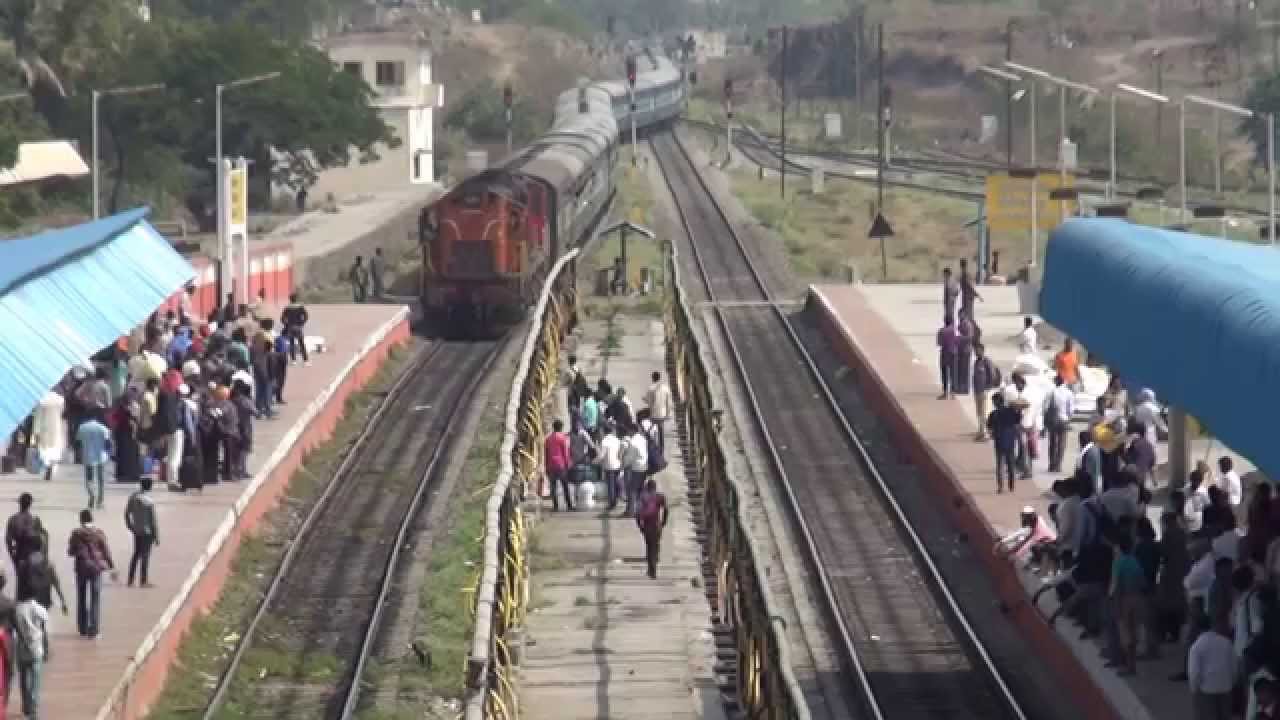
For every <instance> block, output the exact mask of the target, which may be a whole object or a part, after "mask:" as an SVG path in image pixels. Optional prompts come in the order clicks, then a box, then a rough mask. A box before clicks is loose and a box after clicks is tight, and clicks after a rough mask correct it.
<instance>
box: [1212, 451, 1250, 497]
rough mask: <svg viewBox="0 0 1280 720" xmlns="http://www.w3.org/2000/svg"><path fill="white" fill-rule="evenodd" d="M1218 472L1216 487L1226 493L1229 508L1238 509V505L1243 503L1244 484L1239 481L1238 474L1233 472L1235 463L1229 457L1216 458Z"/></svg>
mask: <svg viewBox="0 0 1280 720" xmlns="http://www.w3.org/2000/svg"><path fill="white" fill-rule="evenodd" d="M1218 470H1219V472H1220V474H1219V475H1218V485H1219V486H1220V487H1221V488H1222V490H1223V491H1224V492H1226V493H1227V499H1228V500H1230V501H1231V507H1240V503H1242V502H1244V483H1243V482H1241V481H1240V473H1237V472H1236V471H1235V463H1233V462H1232V460H1231V458H1230V457H1228V456H1226V455H1223V456H1222V457H1220V458H1218Z"/></svg>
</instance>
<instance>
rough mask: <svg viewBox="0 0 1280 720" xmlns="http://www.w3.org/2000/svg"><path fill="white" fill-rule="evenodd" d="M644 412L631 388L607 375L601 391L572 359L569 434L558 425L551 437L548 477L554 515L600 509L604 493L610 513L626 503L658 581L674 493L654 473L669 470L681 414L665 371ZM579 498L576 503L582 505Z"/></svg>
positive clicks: (654, 383) (655, 377)
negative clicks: (674, 425) (672, 426)
mask: <svg viewBox="0 0 1280 720" xmlns="http://www.w3.org/2000/svg"><path fill="white" fill-rule="evenodd" d="M650 379H651V381H652V382H651V384H650V385H649V388H648V390H647V391H646V392H645V394H644V398H643V400H644V407H642V408H640V409H639V410H636V409H635V407H634V406H633V405H632V403H631V398H630V397H629V396H628V395H627V391H626V388H623V387H621V386H619V387H617V388H614V387H612V386H611V385H610V384H609V381H608V380H606V379H605V378H603V377H602V378H599V380H598V381H597V383H596V387H595V389H594V390H593V389H592V388H591V386H590V384H589V383H588V382H587V379H586V376H585V375H584V374H583V373H582V371H581V370H580V369H579V368H578V362H577V358H576V357H573V356H570V357H569V367H568V370H567V371H566V373H565V376H564V384H565V385H566V387H567V393H566V405H567V408H568V411H569V429H568V433H566V432H565V426H564V422H563V421H562V420H555V421H554V422H553V424H552V431H551V432H550V433H549V434H548V435H547V437H546V438H545V439H544V445H543V453H544V457H545V458H546V461H545V462H546V470H547V479H548V481H549V485H550V491H551V503H552V508H553V509H554V510H559V509H560V497H559V496H560V495H563V497H564V502H565V508H566V509H567V510H574V509H575V505H576V506H577V507H579V508H582V509H592V508H593V507H594V505H595V502H596V498H597V497H598V496H599V491H600V490H601V489H603V490H604V499H605V500H606V502H607V503H608V505H607V506H606V511H605V512H606V513H609V512H613V511H615V510H616V509H617V507H618V503H619V502H622V503H623V513H622V516H623V517H634V518H635V520H636V525H637V527H638V528H639V529H640V532H641V534H642V536H643V538H644V543H645V555H646V560H647V564H648V575H649V577H650V578H656V577H657V572H658V556H659V546H660V543H661V537H662V529H663V528H664V527H665V526H666V524H667V504H666V496H665V495H664V494H663V493H662V492H661V491H660V490H659V488H658V485H657V481H656V480H655V479H654V476H655V475H656V474H657V473H659V472H661V471H662V470H663V469H664V468H666V466H667V460H666V432H667V429H666V425H667V421H668V420H670V419H671V418H672V416H673V412H674V409H675V405H674V401H673V399H672V395H671V388H670V387H669V386H668V385H667V384H666V383H665V382H663V381H662V373H659V372H655V373H653V374H652V375H651V378H650ZM575 498H576V502H575Z"/></svg>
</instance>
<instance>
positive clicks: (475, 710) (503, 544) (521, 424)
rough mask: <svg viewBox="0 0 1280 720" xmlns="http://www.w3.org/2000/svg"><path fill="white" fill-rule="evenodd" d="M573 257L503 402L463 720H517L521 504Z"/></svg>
mask: <svg viewBox="0 0 1280 720" xmlns="http://www.w3.org/2000/svg"><path fill="white" fill-rule="evenodd" d="M577 257H578V250H576V249H575V250H571V251H569V252H568V253H567V254H566V255H565V256H564V257H562V258H560V260H559V261H557V262H556V264H555V266H554V267H553V268H552V269H551V272H550V274H549V275H548V280H547V282H546V284H545V285H544V286H543V289H542V295H541V297H539V299H538V304H537V305H536V306H535V307H534V310H533V312H532V314H531V316H530V317H531V321H530V322H531V324H530V329H529V334H528V336H527V338H526V340H525V346H524V350H523V352H522V353H521V355H520V363H519V365H518V366H517V368H516V378H515V382H514V383H512V386H511V395H510V397H509V398H508V400H507V415H506V420H505V427H504V429H503V438H502V450H501V456H500V461H501V463H502V465H501V470H500V471H499V473H498V479H497V483H496V484H495V485H494V488H493V493H492V495H490V497H489V504H488V507H487V508H486V516H485V534H484V561H483V562H484V564H483V566H482V569H481V571H480V577H479V579H478V582H477V584H476V590H475V602H474V603H473V605H472V609H473V612H474V629H473V635H472V644H471V652H470V654H469V656H468V658H467V668H466V673H467V678H466V680H467V700H466V705H465V708H464V713H465V717H466V719H467V720H487V719H489V718H497V719H501V720H515V719H516V718H518V717H520V701H519V698H518V697H517V695H516V690H515V678H514V671H515V667H516V664H517V662H518V657H517V653H518V651H519V648H520V645H521V643H522V637H523V632H524V626H525V616H526V614H527V612H528V607H529V564H528V556H527V545H526V540H527V537H526V525H525V516H524V510H523V509H522V508H521V503H522V502H523V501H524V498H525V493H526V491H527V490H528V488H529V487H530V485H531V483H535V482H536V480H537V478H538V477H539V474H540V473H541V468H542V437H543V435H544V434H545V427H544V417H543V412H544V410H545V409H546V407H547V404H548V401H549V400H550V399H551V396H552V393H554V392H555V390H556V385H557V380H558V368H559V367H560V346H561V342H562V341H563V340H564V337H565V335H566V334H567V333H568V332H569V330H570V329H572V326H573V321H574V316H575V315H574V314H575V312H576V308H577V297H576V288H575V277H576V272H575V264H576V263H575V261H576V259H577Z"/></svg>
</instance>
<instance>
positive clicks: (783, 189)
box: [778, 25, 787, 200]
mask: <svg viewBox="0 0 1280 720" xmlns="http://www.w3.org/2000/svg"><path fill="white" fill-rule="evenodd" d="M778 65H779V70H778V85H779V90H780V91H781V94H782V118H781V121H780V123H779V124H780V125H781V127H780V128H779V130H780V131H781V132H782V164H781V165H779V166H778V193H779V194H780V195H781V196H782V199H783V200H786V199H787V26H786V25H783V26H782V58H781V60H780V62H779V63H778Z"/></svg>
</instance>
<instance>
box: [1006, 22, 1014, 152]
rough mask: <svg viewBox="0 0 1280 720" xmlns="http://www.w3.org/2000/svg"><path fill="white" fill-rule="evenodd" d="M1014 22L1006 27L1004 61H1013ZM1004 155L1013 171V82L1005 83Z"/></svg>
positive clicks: (1007, 81)
mask: <svg viewBox="0 0 1280 720" xmlns="http://www.w3.org/2000/svg"><path fill="white" fill-rule="evenodd" d="M1013 25H1014V22H1013V20H1010V21H1009V23H1008V24H1007V25H1005V27H1004V59H1005V61H1006V62H1008V61H1011V60H1013ZM1004 155H1005V163H1006V164H1007V165H1008V166H1009V169H1010V170H1012V169H1013V81H1012V80H1005V82H1004Z"/></svg>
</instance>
